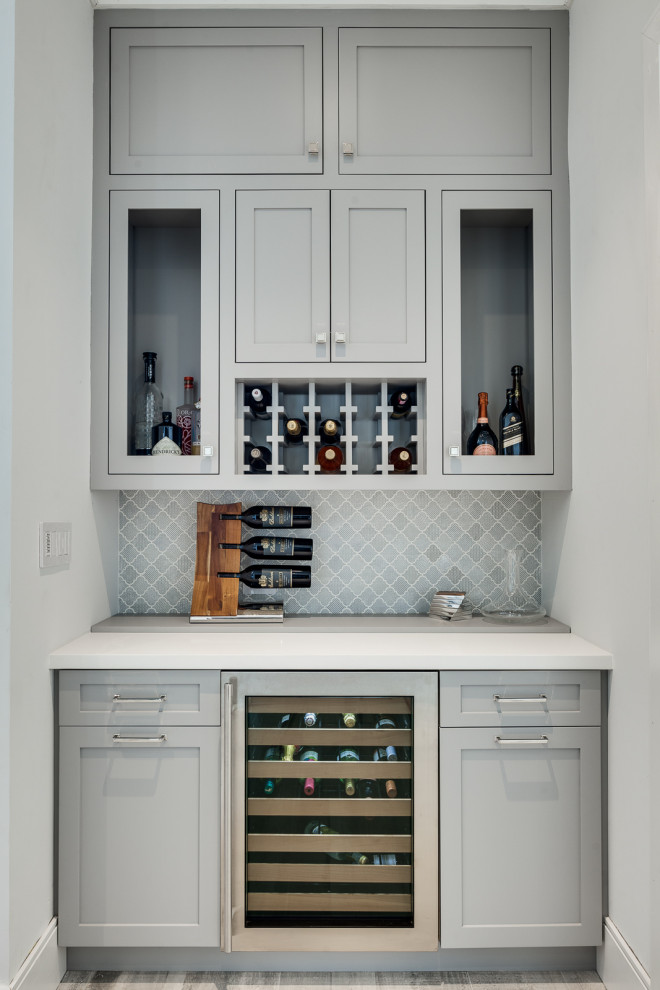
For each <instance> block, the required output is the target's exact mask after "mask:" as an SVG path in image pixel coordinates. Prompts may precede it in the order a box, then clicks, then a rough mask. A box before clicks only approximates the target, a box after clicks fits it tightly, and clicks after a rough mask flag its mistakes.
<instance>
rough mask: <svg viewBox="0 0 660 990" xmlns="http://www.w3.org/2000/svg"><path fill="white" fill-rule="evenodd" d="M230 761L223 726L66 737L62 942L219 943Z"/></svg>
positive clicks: (79, 731) (64, 733) (81, 731)
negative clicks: (223, 771)
mask: <svg viewBox="0 0 660 990" xmlns="http://www.w3.org/2000/svg"><path fill="white" fill-rule="evenodd" d="M219 764H220V728H219V727H212V726H211V727H207V726H204V727H195V728H192V727H183V728H182V727H180V726H175V727H172V726H165V727H162V726H156V727H147V726H137V727H130V726H114V727H113V728H104V727H86V728H81V727H63V728H62V729H61V730H60V765H61V775H60V866H59V877H60V880H59V883H60V894H59V942H60V945H71V946H84V945H91V946H95V945H105V946H170V945H181V946H184V945H189V946H194V945H197V946H218V945H219V944H220V918H219V902H220V864H219V852H218V850H219V847H220V823H219V776H218V774H219Z"/></svg>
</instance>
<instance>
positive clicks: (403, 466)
mask: <svg viewBox="0 0 660 990" xmlns="http://www.w3.org/2000/svg"><path fill="white" fill-rule="evenodd" d="M387 460H388V463H390V464H391V465H392V467H393V468H394V472H395V474H403V473H404V472H405V471H410V469H411V468H412V464H413V460H412V454H411V453H410V451H409V450H408V448H407V447H393V448H392V450H391V451H390V453H389V456H388V458H387Z"/></svg>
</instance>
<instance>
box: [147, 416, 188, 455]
mask: <svg viewBox="0 0 660 990" xmlns="http://www.w3.org/2000/svg"><path fill="white" fill-rule="evenodd" d="M151 453H152V454H180V453H181V430H180V428H179V427H178V426H175V424H174V423H173V422H172V413H171V412H163V418H162V420H161V422H160V423H157V424H156V425H155V426H152V427H151Z"/></svg>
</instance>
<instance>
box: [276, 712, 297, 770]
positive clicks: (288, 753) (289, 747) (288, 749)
mask: <svg viewBox="0 0 660 990" xmlns="http://www.w3.org/2000/svg"><path fill="white" fill-rule="evenodd" d="M297 722H298V716H297V715H291V714H289V713H287V714H286V715H282V717H281V718H280V720H279V722H278V724H277V727H278V729H295V728H297ZM299 751H300V746H297V745H295V744H294V743H286V744H285V745H284V746H282V759H283V760H286V761H287V762H288V763H290V762H291V761H292V760H293V758H294V757H295V755H296V753H298V752H299Z"/></svg>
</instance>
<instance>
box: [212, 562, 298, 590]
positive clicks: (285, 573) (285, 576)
mask: <svg viewBox="0 0 660 990" xmlns="http://www.w3.org/2000/svg"><path fill="white" fill-rule="evenodd" d="M218 577H219V578H238V580H239V581H242V582H243V584H246V585H247V586H248V588H309V587H311V584H312V569H311V567H304V566H303V567H246V568H245V570H242V571H240V572H239V573H233V572H231V571H218Z"/></svg>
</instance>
